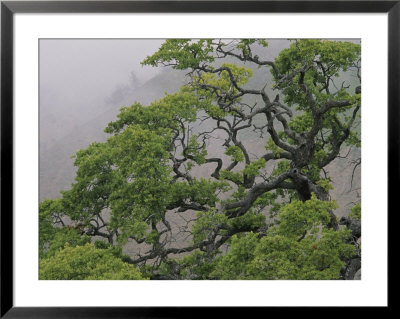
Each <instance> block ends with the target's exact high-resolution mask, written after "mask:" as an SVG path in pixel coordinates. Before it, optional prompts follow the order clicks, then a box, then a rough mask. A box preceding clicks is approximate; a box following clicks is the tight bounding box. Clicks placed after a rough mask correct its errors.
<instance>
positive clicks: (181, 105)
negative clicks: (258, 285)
mask: <svg viewBox="0 0 400 319" xmlns="http://www.w3.org/2000/svg"><path fill="white" fill-rule="evenodd" d="M268 50H269V48H268V42H267V41H265V40H256V39H243V40H233V41H223V40H208V39H207V40H206V39H203V40H183V39H174V40H167V41H165V43H164V44H163V45H162V46H161V47H160V49H159V50H158V51H157V52H156V53H154V54H153V55H152V56H149V57H147V58H146V59H145V60H144V61H143V64H146V65H152V66H160V65H164V66H170V67H172V68H175V69H178V70H186V71H187V77H188V82H187V85H185V86H183V87H182V88H181V90H180V91H178V92H176V93H174V94H169V95H166V96H165V97H164V98H162V99H160V100H158V101H154V102H153V103H151V104H150V105H146V106H145V105H141V104H140V103H134V104H133V105H131V106H129V107H123V108H121V110H120V113H119V115H118V119H116V120H115V121H113V122H111V123H109V124H108V126H107V127H106V129H105V131H106V132H107V133H109V134H110V137H109V138H108V139H107V141H106V142H104V143H97V142H95V143H93V144H91V145H90V146H89V147H88V148H86V149H83V150H80V151H78V152H77V153H76V156H75V166H76V167H77V173H76V178H75V180H76V181H75V183H74V184H73V185H72V187H71V189H70V190H68V191H64V192H62V198H60V199H55V200H50V199H48V200H45V201H43V202H41V203H40V209H39V210H40V240H39V245H40V259H41V261H40V278H41V279H146V278H150V279H338V278H342V277H343V275H342V273H343V269H344V268H345V267H346V265H347V264H348V262H349V261H350V260H351V259H352V258H359V256H358V255H357V249H356V248H357V247H358V246H357V245H356V244H355V243H356V241H357V238H355V236H354V233H352V231H351V229H350V228H348V227H345V226H344V227H341V226H339V223H338V220H337V218H336V216H335V214H334V210H335V209H336V208H337V205H336V203H335V202H334V201H332V200H331V199H330V196H329V190H330V189H332V184H331V180H330V177H329V176H327V175H326V174H325V171H324V168H325V167H326V166H327V165H328V164H330V163H331V162H332V161H333V160H334V159H335V158H336V157H338V156H339V154H340V151H341V150H342V149H343V147H347V146H349V145H353V146H355V147H360V137H359V133H358V132H357V130H354V125H355V123H357V122H359V121H360V119H359V111H360V106H361V86H359V85H360V82H359V80H360V79H361V77H360V45H358V44H354V43H351V42H343V41H327V40H294V41H293V42H292V44H291V45H290V46H289V47H288V48H286V49H284V50H282V51H281V52H280V53H279V55H278V56H277V57H276V58H275V59H274V60H273V61H271V60H269V59H267V58H266V57H267V56H268ZM348 74H352V75H354V78H355V80H356V81H357V83H356V86H357V87H356V88H353V87H352V88H351V89H350V87H349V80H347V81H342V79H343V78H344V77H345V78H346V75H348ZM347 79H348V77H347ZM355 80H351V81H353V82H354V81H355ZM353 82H352V85H353V84H354V83H353ZM349 218H354V219H360V218H361V210H360V206H359V204H358V205H357V206H356V207H355V208H354V209H353V211H352V213H351V215H350V216H349ZM358 237H359V236H358ZM126 245H131V246H133V247H134V254H130V256H127V255H124V254H122V250H121V249H122V247H126Z"/></svg>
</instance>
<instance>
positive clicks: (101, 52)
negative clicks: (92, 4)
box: [39, 39, 162, 148]
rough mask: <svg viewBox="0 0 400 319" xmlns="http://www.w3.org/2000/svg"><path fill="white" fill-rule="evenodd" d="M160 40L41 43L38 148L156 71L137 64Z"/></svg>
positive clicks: (47, 143)
mask: <svg viewBox="0 0 400 319" xmlns="http://www.w3.org/2000/svg"><path fill="white" fill-rule="evenodd" d="M161 43H162V40H134V39H131V40H129V39H121V40H118V39H117V40H114V39H113V40H110V39H108V40H107V39H100V40H97V39H42V40H40V43H39V45H40V47H39V49H40V54H39V56H40V121H41V123H40V124H41V125H40V126H41V134H40V140H41V147H44V148H47V147H49V146H51V145H52V144H53V143H54V142H56V140H57V139H59V138H61V137H63V136H65V135H66V134H68V130H69V128H67V127H66V126H67V125H66V124H67V123H70V122H75V125H80V124H83V123H85V122H86V121H87V120H89V119H90V118H93V117H94V116H96V115H98V114H101V113H102V112H104V111H105V110H106V109H107V108H110V107H113V106H114V105H113V104H114V102H118V99H120V96H119V95H121V94H124V93H126V92H127V90H129V89H133V88H134V87H136V86H139V85H140V84H141V83H144V82H146V81H147V80H149V79H150V78H152V77H153V76H154V75H156V74H157V73H159V72H160V69H158V68H152V67H148V66H141V64H140V62H141V61H142V60H143V59H144V58H145V57H146V56H147V55H149V54H152V53H153V52H155V51H156V50H157V48H158V47H159V46H160V44H161Z"/></svg>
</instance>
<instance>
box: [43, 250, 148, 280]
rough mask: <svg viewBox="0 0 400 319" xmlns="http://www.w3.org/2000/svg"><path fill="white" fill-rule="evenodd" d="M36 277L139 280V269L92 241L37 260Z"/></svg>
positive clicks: (51, 278) (140, 276)
mask: <svg viewBox="0 0 400 319" xmlns="http://www.w3.org/2000/svg"><path fill="white" fill-rule="evenodd" d="M39 279H47V280H48V279H50V280H116V279H118V280H140V279H146V278H144V277H142V275H141V273H140V271H139V270H138V269H136V268H135V267H134V266H132V265H130V264H128V263H126V262H123V261H122V260H121V259H119V258H117V257H115V256H114V253H113V250H112V249H97V248H95V247H94V246H93V245H92V244H86V245H83V246H77V247H70V246H69V245H68V244H67V245H66V247H65V248H64V249H61V250H59V251H58V252H56V253H55V255H54V256H53V257H50V258H46V259H41V260H40V265H39Z"/></svg>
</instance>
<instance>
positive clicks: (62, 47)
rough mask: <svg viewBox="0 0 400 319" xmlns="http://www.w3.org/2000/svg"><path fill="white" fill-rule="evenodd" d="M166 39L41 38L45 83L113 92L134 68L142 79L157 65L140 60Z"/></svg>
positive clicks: (50, 85) (41, 70)
mask: <svg viewBox="0 0 400 319" xmlns="http://www.w3.org/2000/svg"><path fill="white" fill-rule="evenodd" d="M162 42H163V40H129V39H127V40H125V39H121V40H110V39H108V40H95V39H90V40H88V39H81V40H68V39H66V40H63V39H62V40H60V39H55V40H50V39H44V40H41V41H40V76H41V83H40V84H41V85H43V86H45V87H65V86H67V87H68V88H69V89H70V90H72V91H76V92H81V91H85V92H87V91H86V90H90V91H94V93H95V94H99V92H100V90H102V91H104V90H106V91H109V92H111V91H112V90H113V89H114V88H115V86H116V85H117V84H118V83H126V82H127V81H128V80H129V76H130V72H131V71H134V72H135V73H136V75H137V76H138V77H139V79H141V80H142V81H145V80H147V79H149V78H150V77H152V76H153V75H154V74H155V73H156V72H157V71H158V69H157V68H152V67H147V66H146V67H142V66H141V65H140V62H141V61H142V60H143V59H144V58H145V57H146V56H147V55H150V54H152V53H154V52H155V51H157V49H158V48H159V46H160V44H161V43H162Z"/></svg>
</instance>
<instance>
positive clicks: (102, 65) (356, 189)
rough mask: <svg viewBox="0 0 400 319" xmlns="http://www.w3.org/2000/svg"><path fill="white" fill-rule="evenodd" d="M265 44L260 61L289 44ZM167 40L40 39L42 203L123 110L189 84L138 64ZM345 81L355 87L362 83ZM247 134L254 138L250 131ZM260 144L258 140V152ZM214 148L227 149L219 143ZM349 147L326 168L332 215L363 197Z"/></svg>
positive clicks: (64, 184)
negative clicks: (79, 153) (335, 204)
mask: <svg viewBox="0 0 400 319" xmlns="http://www.w3.org/2000/svg"><path fill="white" fill-rule="evenodd" d="M268 41H269V46H268V49H267V51H266V53H264V55H261V53H262V52H260V54H259V55H260V57H261V58H266V59H274V58H275V57H276V56H277V55H278V54H279V52H280V51H281V50H282V49H284V48H286V47H288V46H289V45H290V42H289V41H288V40H283V39H276V40H268ZM353 41H354V40H353ZM162 42H163V40H161V39H149V40H142V39H140V40H139V39H41V40H40V42H39V50H40V51H39V59H40V61H39V62H40V64H39V86H40V87H39V90H40V92H39V95H40V101H39V113H40V114H39V119H40V123H39V127H40V132H39V138H40V140H39V156H40V159H39V163H40V164H39V165H40V168H39V173H40V177H39V181H40V184H39V200H40V201H42V200H43V199H46V198H57V197H60V196H61V194H60V190H67V189H69V188H70V187H71V184H72V183H73V181H74V175H75V171H76V169H75V168H74V166H73V162H74V159H72V158H71V156H72V155H74V154H75V153H76V152H77V151H78V150H79V149H82V148H86V147H87V146H89V144H91V143H92V142H94V141H97V142H103V141H105V140H106V138H107V134H105V133H104V132H103V130H104V128H105V127H106V126H107V124H108V123H109V122H110V121H113V120H115V119H116V116H117V114H118V113H119V109H120V108H121V107H123V106H129V105H132V104H133V103H134V102H135V101H138V102H140V103H142V104H143V105H148V104H149V103H150V102H152V101H154V100H156V99H159V98H161V97H163V96H164V95H165V93H173V92H176V91H178V90H179V88H180V87H181V86H182V85H183V84H184V83H185V74H186V72H185V71H177V70H172V69H170V68H161V67H159V68H153V67H149V66H142V65H141V64H140V62H141V61H143V60H144V59H145V58H146V56H148V55H151V54H152V53H154V52H156V51H157V49H158V48H159V47H160V45H161V44H162ZM354 42H359V41H354ZM246 66H247V67H249V66H250V65H246ZM253 71H254V76H253V78H252V79H250V81H249V85H251V84H256V85H257V84H258V82H259V81H261V79H264V78H265V71H264V73H261V72H262V71H259V70H256V69H255V70H253ZM269 76H270V75H269ZM347 80H348V81H350V82H351V83H350V84H351V89H352V90H353V92H354V87H355V86H356V85H358V83H356V82H354V80H353V79H347ZM268 81H269V83H272V80H268ZM257 86H258V85H257ZM271 93H272V91H271ZM274 94H275V93H274ZM272 96H274V95H272ZM358 129H359V128H358ZM244 138H245V139H246V138H247V139H250V138H251V135H248V136H247V137H246V136H245V137H244ZM258 147H259V146H258V145H254V148H255V149H257V148H258ZM261 149H263V148H262V147H261ZM210 151H213V152H216V153H219V152H220V153H222V152H221V151H220V150H219V149H218V148H215V149H213V150H210ZM349 151H350V152H349V156H348V157H347V158H343V159H340V158H339V159H336V160H335V161H334V162H332V163H331V164H330V165H329V166H328V170H329V173H330V176H331V177H332V180H333V186H334V187H335V189H334V190H333V191H332V192H331V194H332V199H336V200H337V202H338V204H339V206H340V209H339V210H337V211H336V212H335V213H336V214H337V215H338V216H339V217H340V216H343V215H345V214H347V213H348V211H349V208H350V206H351V205H353V204H354V202H355V201H356V200H357V199H358V198H359V196H360V185H361V181H360V167H358V168H357V169H356V170H355V175H354V180H353V183H352V185H351V187H349V185H350V180H349V179H350V178H351V176H352V172H353V167H354V165H351V163H352V161H354V160H356V159H357V158H359V157H360V150H357V149H352V150H349ZM343 153H344V155H346V152H343ZM203 173H204V172H203Z"/></svg>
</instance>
